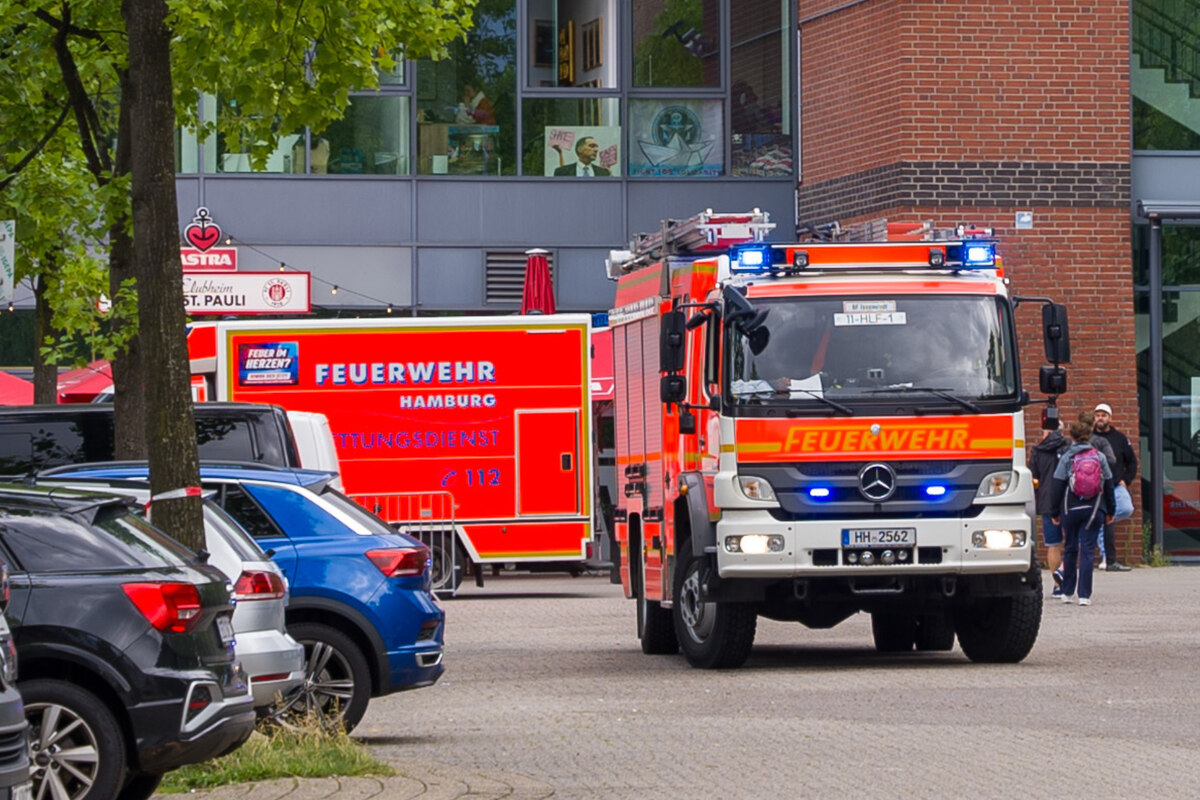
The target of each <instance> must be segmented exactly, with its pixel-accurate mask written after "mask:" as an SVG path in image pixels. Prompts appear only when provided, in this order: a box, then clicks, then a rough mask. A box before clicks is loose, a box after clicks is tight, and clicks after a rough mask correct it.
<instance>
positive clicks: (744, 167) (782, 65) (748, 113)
mask: <svg viewBox="0 0 1200 800" xmlns="http://www.w3.org/2000/svg"><path fill="white" fill-rule="evenodd" d="M786 23H787V6H785V5H783V4H782V3H781V2H780V0H744V1H743V2H740V3H739V4H738V11H737V13H736V14H734V15H733V17H732V19H731V22H730V26H731V27H730V31H729V35H730V36H729V38H730V76H731V77H730V79H731V81H732V87H731V89H730V109H731V110H730V139H731V143H732V145H733V147H732V163H731V165H730V173H731V174H732V175H747V176H754V177H773V176H786V175H790V174H792V137H791V135H790V134H791V122H790V120H791V109H790V108H789V105H788V103H789V98H790V92H789V91H788V85H789V80H790V74H791V67H790V64H791V60H792V57H791V50H792V48H791V38H790V36H791V34H790V31H789V29H788V26H787V24H786Z"/></svg>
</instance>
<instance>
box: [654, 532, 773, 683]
mask: <svg viewBox="0 0 1200 800" xmlns="http://www.w3.org/2000/svg"><path fill="white" fill-rule="evenodd" d="M676 567H677V572H676V573H675V604H674V606H673V610H674V613H673V614H672V616H673V617H674V620H675V636H676V638H678V640H679V646H680V648H682V649H683V655H684V658H686V659H687V662H688V663H689V664H691V665H692V666H693V667H700V668H701V669H731V668H734V667H740V666H741V665H742V664H744V663H746V659H747V658H749V657H750V649H751V648H752V647H753V646H754V633H755V630H756V628H757V626H758V614H757V613H756V612H755V610H754V605H753V604H751V603H728V602H712V601H707V602H706V601H704V600H702V599H701V598H700V592H701V586H702V585H703V584H704V582H705V581H706V580H707V577H706V575H707V573H708V572H709V570H711V569H713V567H712V563H711V561H710V560H709V559H708V558H707V557H705V556H703V555H702V556H700V557H696V556H694V555H693V554H692V542H691V540H690V539H689V540H686V541H685V542H684V543H683V546H682V547H681V548H680V550H679V558H678V559H677V560H676Z"/></svg>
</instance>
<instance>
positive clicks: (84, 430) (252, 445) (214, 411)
mask: <svg viewBox="0 0 1200 800" xmlns="http://www.w3.org/2000/svg"><path fill="white" fill-rule="evenodd" d="M193 409H194V411H193V413H194V414H195V417H196V443H197V446H198V448H199V452H200V457H201V458H205V459H210V460H213V461H249V462H254V463H258V464H271V465H274V466H278V467H299V466H300V453H299V450H298V449H297V446H296V437H295V435H294V434H293V432H292V426H291V424H290V423H289V422H288V417H287V412H286V411H285V410H284V409H283V408H281V407H280V406H275V405H268V404H266V403H224V402H220V403H196V404H195V405H194V406H193ZM114 447H115V444H114V436H113V406H112V403H78V404H66V405H40V406H0V475H7V476H11V477H20V476H22V475H33V474H35V473H37V472H40V471H41V470H43V469H48V468H50V467H57V466H61V465H63V464H82V463H84V462H88V461H112V460H113V458H114V457H115V455H114Z"/></svg>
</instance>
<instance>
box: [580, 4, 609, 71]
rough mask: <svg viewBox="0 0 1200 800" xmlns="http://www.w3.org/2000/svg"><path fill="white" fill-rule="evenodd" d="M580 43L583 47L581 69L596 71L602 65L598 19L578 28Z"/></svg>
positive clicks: (601, 42) (601, 41)
mask: <svg viewBox="0 0 1200 800" xmlns="http://www.w3.org/2000/svg"><path fill="white" fill-rule="evenodd" d="M579 38H580V43H581V45H582V47H583V69H584V70H585V71H586V70H590V69H596V68H598V67H599V66H601V64H603V63H604V59H603V57H602V55H601V46H602V44H603V39H602V36H601V33H600V18H599V17H596V19H594V20H592V21H591V22H585V23H583V25H582V26H581V27H580V28H579Z"/></svg>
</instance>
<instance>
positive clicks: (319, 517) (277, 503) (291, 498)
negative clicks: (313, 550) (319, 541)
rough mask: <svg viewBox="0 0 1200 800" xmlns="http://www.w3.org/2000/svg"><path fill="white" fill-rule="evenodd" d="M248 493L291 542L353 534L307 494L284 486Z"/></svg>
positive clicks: (251, 488)
mask: <svg viewBox="0 0 1200 800" xmlns="http://www.w3.org/2000/svg"><path fill="white" fill-rule="evenodd" d="M246 491H248V492H249V493H250V494H252V495H254V499H255V500H257V501H258V502H259V504H260V505H261V506H262V507H263V508H265V509H266V510H267V513H268V514H270V515H271V516H272V517H273V518H274V520H275V524H276V525H278V526H279V527H280V528H282V529H283V530H284V531H285V532H286V533H287V535H288V537H290V538H292V539H301V538H304V537H307V536H329V535H335V536H336V535H343V534H346V533H352V532H353V531H352V530H351V529H350V528H348V527H347V526H346V524H345V523H344V522H342V521H341V520H339V519H338V518H337V517H335V516H334V515H333V514H331V513H329V511H328V510H327V509H326V508H325V507H324V506H322V505H321V504H320V503H319V502H318V501H317V496H316V495H315V494H313V493H312V492H309V491H307V490H299V491H295V490H293V489H291V488H287V487H283V486H268V485H264V484H248V485H247V486H246Z"/></svg>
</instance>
